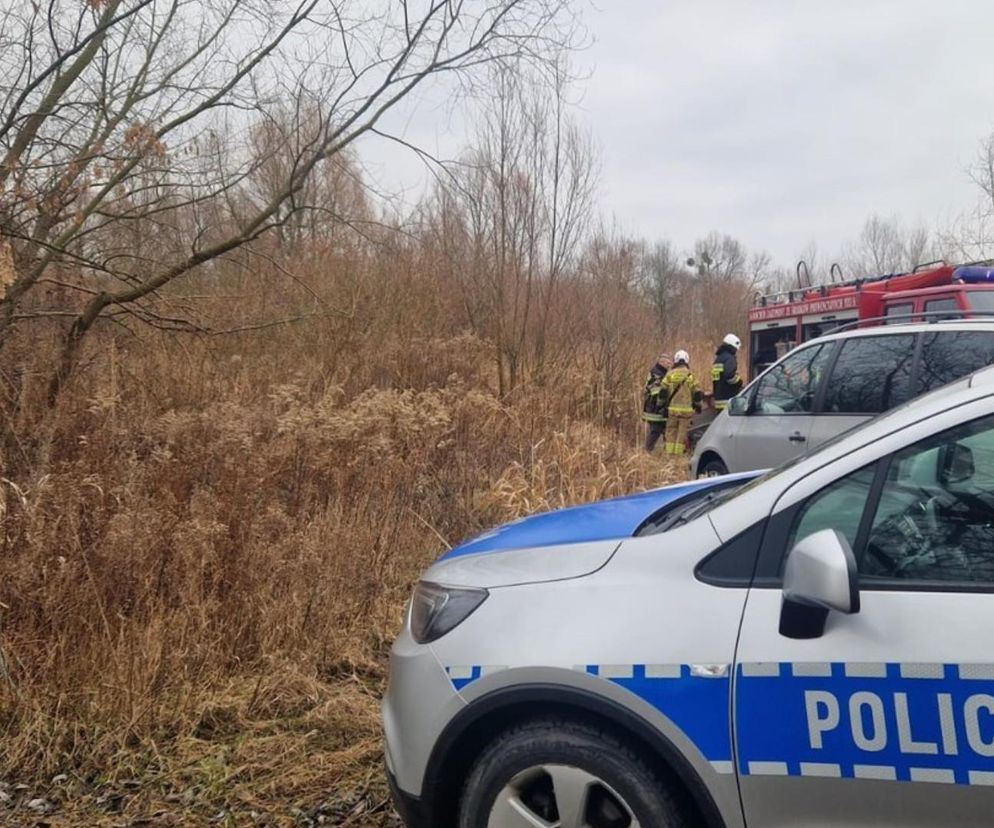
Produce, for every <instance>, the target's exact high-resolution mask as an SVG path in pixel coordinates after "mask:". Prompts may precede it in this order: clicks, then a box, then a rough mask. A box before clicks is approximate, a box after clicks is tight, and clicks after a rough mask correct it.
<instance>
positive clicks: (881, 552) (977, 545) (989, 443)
mask: <svg viewBox="0 0 994 828" xmlns="http://www.w3.org/2000/svg"><path fill="white" fill-rule="evenodd" d="M857 560H858V561H859V571H860V573H861V576H862V577H861V583H863V584H864V585H865V586H872V585H874V584H875V583H879V582H880V581H881V580H886V581H900V582H901V583H907V584H909V585H910V584H912V583H915V582H918V583H921V584H930V583H936V582H939V583H949V582H953V583H962V584H985V585H988V586H990V585H994V417H985V418H983V419H980V420H976V421H974V422H971V423H965V424H963V425H961V426H957V427H956V428H953V429H950V430H949V431H946V432H943V433H942V434H941V435H937V436H935V437H931V438H929V439H928V440H925V441H922V442H920V443H917V444H915V445H913V446H909V447H908V448H906V449H903V450H901V451H900V452H898V453H897V454H895V455H894V456H893V458H892V459H891V461H890V465H889V467H888V470H887V476H886V479H885V481H884V485H883V487H882V489H881V492H880V497H879V500H878V503H877V505H876V508H875V514H874V516H873V522H872V524H871V526H870V531H869V535H868V537H867V541H866V547H865V549H863V550H859V551H857Z"/></svg>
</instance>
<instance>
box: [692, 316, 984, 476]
mask: <svg viewBox="0 0 994 828" xmlns="http://www.w3.org/2000/svg"><path fill="white" fill-rule="evenodd" d="M991 364H994V319H990V318H988V319H975V320H965V321H943V322H939V323H930V324H924V323H923V324H914V325H900V326H893V325H890V326H884V327H876V328H857V329H855V330H851V331H848V332H846V333H841V334H832V335H828V336H823V337H819V338H818V339H815V340H812V341H811V342H807V343H805V344H804V345H802V346H801V347H799V348H797V349H795V350H794V351H791V352H790V353H789V354H787V355H786V356H785V357H783V358H782V359H780V360H779V361H778V362H776V363H775V364H774V365H772V366H771V367H770V368H768V369H767V370H766V371H764V372H763V373H762V374H761V375H760V376H758V377H757V378H756V379H755V380H753V382H751V383H750V384H749V385H748V386H746V387H745V388H744V389H743V390H742V392H741V393H740V394H739V395H738V396H737V397H735V398H734V399H733V400H732V401H731V403H730V405H729V407H728V409H727V410H726V411H723V412H722V413H721V414H719V415H718V417H717V418H716V419H715V420H714V422H713V423H712V424H711V425H710V426H709V427H708V429H707V431H706V432H705V433H704V436H703V437H702V438H701V439H700V441H699V442H698V443H697V445H696V447H695V450H694V454H693V457H692V458H691V464H690V468H691V474H692V476H696V477H703V476H706V475H715V474H725V473H727V472H729V471H745V470H747V469H768V468H770V467H771V466H776V465H779V464H780V463H784V462H786V461H787V460H790V459H791V458H793V457H796V456H797V455H799V454H802V453H804V452H805V451H810V450H811V449H813V448H816V447H817V446H819V445H821V444H822V443H823V442H825V441H826V440H828V439H829V438H831V437H834V436H835V435H836V434H840V433H841V432H843V431H847V430H848V429H850V428H852V427H853V426H855V425H859V424H860V423H862V422H865V421H866V420H868V419H870V418H871V417H873V416H875V415H876V414H879V413H881V412H883V411H887V410H889V409H890V408H893V407H894V406H896V405H899V404H900V403H902V402H905V401H906V400H909V399H911V398H912V397H915V396H918V395H919V394H924V393H927V392H928V391H931V390H933V389H935V388H938V387H939V386H942V385H945V384H946V383H949V382H952V381H954V380H957V379H959V378H960V377H964V376H966V375H968V374H970V373H972V372H973V371H976V370H978V369H980V368H983V367H985V366H987V365H991Z"/></svg>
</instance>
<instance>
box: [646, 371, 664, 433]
mask: <svg viewBox="0 0 994 828" xmlns="http://www.w3.org/2000/svg"><path fill="white" fill-rule="evenodd" d="M665 377H666V368H664V367H663V366H662V365H660V364H659V363H658V362H657V363H656V364H655V365H653V366H652V368H651V369H649V377H648V379H646V381H645V392H644V399H643V401H642V419H643V420H645V421H646V422H649V423H665V422H666V404H667V403H668V402H669V397H668V396H667V394H666V391H665V390H664V389H663V379H664V378H665Z"/></svg>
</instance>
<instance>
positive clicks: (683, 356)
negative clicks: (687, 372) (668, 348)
mask: <svg viewBox="0 0 994 828" xmlns="http://www.w3.org/2000/svg"><path fill="white" fill-rule="evenodd" d="M673 361H674V362H684V363H686V364H687V365H690V354H688V353H687V352H686V351H677V352H676V353H675V354H673Z"/></svg>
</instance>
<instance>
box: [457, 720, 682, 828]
mask: <svg viewBox="0 0 994 828" xmlns="http://www.w3.org/2000/svg"><path fill="white" fill-rule="evenodd" d="M529 824H534V825H551V826H562V828H581V826H582V827H583V828H587V826H589V828H627V827H628V826H633V827H634V826H638V828H688V826H689V823H688V822H687V821H686V819H685V818H684V816H683V815H682V813H681V811H680V809H679V807H678V805H677V802H676V800H675V798H674V796H673V794H672V793H671V792H670V791H669V790H668V788H667V785H666V783H665V781H664V780H662V779H660V777H659V775H658V774H657V773H656V772H655V771H654V770H653V769H652V767H651V766H650V765H649V764H648V763H647V762H646V761H645V760H644V759H643V758H642V757H641V756H640V755H639V754H638V752H637V751H635V750H633V749H632V748H631V747H630V746H629V745H628V744H626V743H625V742H624V741H622V740H621V739H619V738H617V737H616V736H615V735H613V734H612V733H610V732H606V731H604V730H601V729H599V728H596V727H593V726H591V725H587V724H581V723H578V722H571V721H563V720H555V719H541V720H536V721H532V722H528V723H525V724H522V725H519V726H517V727H514V728H511V729H509V730H507V731H505V732H503V733H502V734H501V735H500V736H498V737H497V738H496V739H495V740H494V741H493V742H491V743H490V745H488V746H487V747H486V748H485V749H484V750H483V752H482V754H481V755H480V757H479V759H478V760H477V761H476V763H475V764H474V765H473V768H472V770H471V771H470V774H469V777H468V778H467V780H466V784H465V786H464V788H463V792H462V796H461V798H460V802H459V821H458V825H459V828H506V826H512V825H529Z"/></svg>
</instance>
